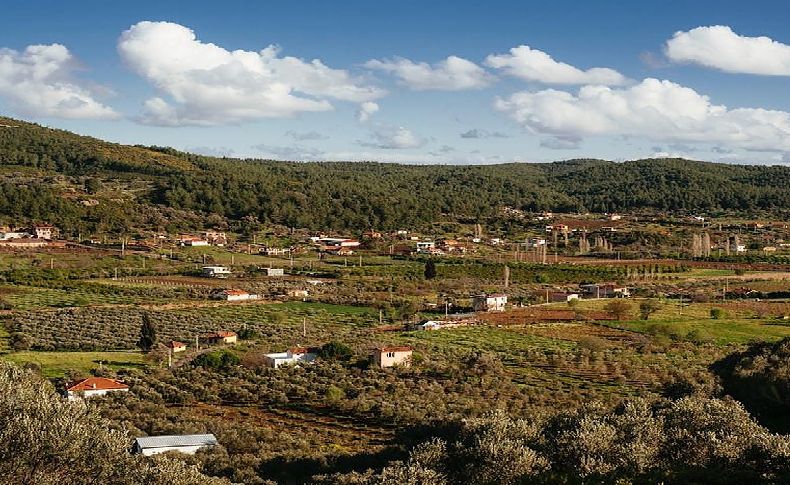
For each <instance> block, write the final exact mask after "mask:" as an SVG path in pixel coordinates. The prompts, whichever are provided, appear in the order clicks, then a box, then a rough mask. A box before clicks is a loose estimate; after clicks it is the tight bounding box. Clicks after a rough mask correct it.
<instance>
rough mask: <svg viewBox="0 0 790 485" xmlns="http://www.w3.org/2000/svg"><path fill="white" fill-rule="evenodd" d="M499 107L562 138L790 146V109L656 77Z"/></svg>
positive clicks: (528, 97) (549, 93) (537, 95)
mask: <svg viewBox="0 0 790 485" xmlns="http://www.w3.org/2000/svg"><path fill="white" fill-rule="evenodd" d="M495 107H496V108H497V109H498V110H500V111H502V112H505V113H507V114H509V115H510V116H511V117H512V118H513V119H514V120H516V121H517V122H519V123H520V124H521V125H522V126H524V127H525V128H527V129H528V130H530V131H532V132H534V133H538V134H548V135H552V136H555V137H558V138H563V137H565V138H567V137H581V136H585V135H622V136H638V137H644V138H647V139H651V140H657V141H672V142H690V143H715V144H723V145H728V146H731V147H738V148H743V149H748V150H766V151H772V150H788V149H790V113H787V112H785V111H776V110H766V109H760V108H736V109H728V108H727V107H726V106H722V105H714V104H712V103H711V102H710V99H709V98H708V97H707V96H704V95H701V94H699V93H697V92H696V91H694V90H693V89H690V88H687V87H683V86H680V85H678V84H675V83H673V82H671V81H659V80H657V79H651V78H648V79H645V80H643V81H642V82H641V83H639V84H636V85H634V86H630V87H628V88H608V87H605V86H583V87H582V88H580V89H579V92H578V94H576V95H574V94H571V93H568V92H565V91H558V90H554V89H546V90H543V91H538V92H519V93H515V94H513V95H512V96H510V97H509V98H506V99H501V98H500V99H497V100H496V102H495Z"/></svg>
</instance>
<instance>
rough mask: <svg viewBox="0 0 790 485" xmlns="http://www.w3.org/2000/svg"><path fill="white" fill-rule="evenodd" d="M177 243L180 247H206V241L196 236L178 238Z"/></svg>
mask: <svg viewBox="0 0 790 485" xmlns="http://www.w3.org/2000/svg"><path fill="white" fill-rule="evenodd" d="M178 242H179V243H180V244H181V245H182V246H195V247H197V246H208V245H209V244H208V241H206V240H205V239H201V238H199V237H197V236H179V238H178Z"/></svg>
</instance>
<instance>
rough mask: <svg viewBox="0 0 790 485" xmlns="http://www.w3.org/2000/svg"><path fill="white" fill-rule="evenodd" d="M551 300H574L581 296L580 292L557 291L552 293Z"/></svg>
mask: <svg viewBox="0 0 790 485" xmlns="http://www.w3.org/2000/svg"><path fill="white" fill-rule="evenodd" d="M550 297H551V301H553V302H555V303H557V302H568V301H572V300H578V299H579V298H580V296H579V294H578V293H569V292H567V291H555V292H553V293H551V295H550Z"/></svg>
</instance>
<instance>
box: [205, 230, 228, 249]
mask: <svg viewBox="0 0 790 485" xmlns="http://www.w3.org/2000/svg"><path fill="white" fill-rule="evenodd" d="M203 239H204V240H205V241H206V242H207V243H209V244H212V245H214V246H224V245H226V244H228V238H227V237H226V236H225V233H224V232H219V231H206V232H204V233H203Z"/></svg>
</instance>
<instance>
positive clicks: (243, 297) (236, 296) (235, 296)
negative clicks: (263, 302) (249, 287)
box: [219, 289, 258, 301]
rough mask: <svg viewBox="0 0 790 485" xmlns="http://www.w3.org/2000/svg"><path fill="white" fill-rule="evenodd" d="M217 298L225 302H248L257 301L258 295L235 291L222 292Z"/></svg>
mask: <svg viewBox="0 0 790 485" xmlns="http://www.w3.org/2000/svg"><path fill="white" fill-rule="evenodd" d="M219 296H220V298H221V299H223V300H226V301H248V300H257V299H258V295H256V294H255V293H248V292H246V291H244V290H236V289H231V290H224V291H223V292H222V293H220V295H219Z"/></svg>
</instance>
